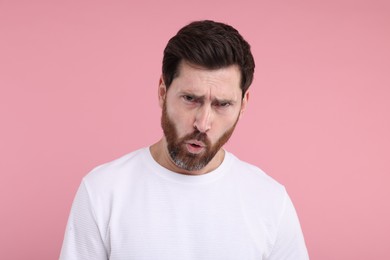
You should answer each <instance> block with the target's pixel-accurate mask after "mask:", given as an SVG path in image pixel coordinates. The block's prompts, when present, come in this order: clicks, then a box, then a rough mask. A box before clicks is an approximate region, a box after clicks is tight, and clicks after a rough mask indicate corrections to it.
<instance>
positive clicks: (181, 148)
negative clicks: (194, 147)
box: [161, 101, 238, 171]
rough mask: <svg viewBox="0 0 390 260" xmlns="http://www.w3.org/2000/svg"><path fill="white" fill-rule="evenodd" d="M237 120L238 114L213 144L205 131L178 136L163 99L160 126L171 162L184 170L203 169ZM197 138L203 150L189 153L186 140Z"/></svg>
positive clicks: (222, 143)
mask: <svg viewBox="0 0 390 260" xmlns="http://www.w3.org/2000/svg"><path fill="white" fill-rule="evenodd" d="M237 122H238V116H237V119H236V121H235V123H234V124H233V126H232V127H231V128H229V129H228V130H227V131H226V132H225V133H224V134H223V135H222V136H221V137H220V138H219V139H218V140H217V142H216V143H215V144H212V143H211V141H210V140H209V139H208V137H207V134H206V133H202V132H200V131H199V130H197V129H194V132H192V133H190V134H187V135H186V136H184V137H181V138H179V136H178V134H177V130H176V127H175V125H174V122H173V121H172V120H171V119H170V118H169V115H168V111H167V105H166V101H164V105H163V111H162V116H161V127H162V129H163V132H164V135H165V139H166V141H167V144H168V145H167V146H168V147H167V149H168V153H169V156H170V157H171V159H172V162H173V163H174V164H175V165H176V166H177V167H179V168H181V169H184V170H186V171H199V170H201V169H203V168H204V167H205V166H206V165H207V164H208V163H209V162H210V161H211V160H212V159H213V158H214V156H215V155H216V154H217V152H218V151H219V150H220V149H221V147H222V146H223V145H224V144H225V143H226V142H227V141H228V140H229V139H230V137H231V135H232V134H233V132H234V128H235V127H236V124H237ZM190 140H197V141H200V142H203V143H204V145H205V147H204V151H203V152H201V153H200V154H194V153H190V152H189V151H188V150H187V148H186V141H190Z"/></svg>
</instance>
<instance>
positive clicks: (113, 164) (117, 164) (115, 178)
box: [83, 148, 147, 189]
mask: <svg viewBox="0 0 390 260" xmlns="http://www.w3.org/2000/svg"><path fill="white" fill-rule="evenodd" d="M146 149H147V148H142V149H139V150H136V151H133V152H131V153H128V154H126V155H123V156H121V157H120V158H118V159H115V160H113V161H110V162H107V163H104V164H102V165H99V166H97V167H95V168H94V169H93V170H92V171H90V172H89V173H88V174H87V175H86V176H85V177H84V178H83V182H84V183H85V185H86V186H87V188H97V189H99V188H103V187H110V186H112V185H114V184H115V183H121V182H123V181H124V180H126V179H128V178H131V177H132V175H134V174H137V172H139V171H138V170H137V169H140V168H142V165H143V164H144V160H145V156H144V154H145V153H146Z"/></svg>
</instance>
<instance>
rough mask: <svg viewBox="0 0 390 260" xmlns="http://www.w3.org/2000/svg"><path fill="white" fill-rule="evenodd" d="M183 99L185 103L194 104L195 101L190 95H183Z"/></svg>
mask: <svg viewBox="0 0 390 260" xmlns="http://www.w3.org/2000/svg"><path fill="white" fill-rule="evenodd" d="M183 99H184V100H185V101H187V102H194V101H195V98H194V97H193V96H190V95H184V96H183Z"/></svg>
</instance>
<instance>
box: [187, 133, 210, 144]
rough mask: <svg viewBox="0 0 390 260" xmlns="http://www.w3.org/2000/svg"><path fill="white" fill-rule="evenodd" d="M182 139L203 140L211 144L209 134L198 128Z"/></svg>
mask: <svg viewBox="0 0 390 260" xmlns="http://www.w3.org/2000/svg"><path fill="white" fill-rule="evenodd" d="M182 140H183V141H185V140H196V141H199V142H203V143H204V144H206V145H207V146H208V145H209V144H210V141H209V139H208V138H207V134H206V133H202V132H200V131H198V130H195V131H194V132H193V133H191V134H188V135H186V136H184V137H183V138H182Z"/></svg>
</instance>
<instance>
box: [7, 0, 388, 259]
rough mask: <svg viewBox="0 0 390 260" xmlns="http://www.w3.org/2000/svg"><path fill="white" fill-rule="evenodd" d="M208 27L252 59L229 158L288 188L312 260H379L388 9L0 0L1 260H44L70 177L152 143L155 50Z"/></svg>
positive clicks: (384, 200)
mask: <svg viewBox="0 0 390 260" xmlns="http://www.w3.org/2000/svg"><path fill="white" fill-rule="evenodd" d="M33 2H34V3H33ZM206 18H207V19H214V20H218V21H223V22H227V23H230V24H232V25H233V26H235V27H236V28H237V29H239V30H240V31H241V33H242V34H243V35H244V37H246V38H247V40H248V41H249V42H250V43H251V45H252V49H253V54H254V56H255V59H256V62H257V67H256V74H255V81H254V83H253V85H252V92H251V98H250V103H249V107H248V109H247V111H246V113H245V115H244V117H243V119H242V120H241V122H240V123H239V126H238V129H237V131H236V132H235V134H234V135H233V137H232V140H231V141H230V143H229V144H228V147H227V148H228V149H229V150H230V151H231V152H233V153H235V154H236V155H238V156H239V157H240V158H242V159H244V160H246V161H249V162H251V163H253V164H256V165H258V166H260V167H261V168H262V169H263V170H265V171H266V172H267V173H268V174H269V175H271V176H273V177H274V178H275V179H277V180H278V181H279V182H281V183H283V184H284V185H286V187H287V189H288V191H289V193H290V195H291V197H292V199H293V201H294V203H295V206H296V208H297V211H298V213H299V216H300V219H301V223H302V228H303V231H304V234H305V237H306V241H307V246H308V250H309V253H310V255H311V259H318V260H329V259H331V260H337V259H340V260H341V259H343V260H345V259H354V260H360V259H390V251H389V232H390V224H389V223H390V207H389V205H390V203H389V202H388V200H389V198H390V190H389V187H388V186H389V184H390V166H389V161H390V156H389V154H390V148H389V147H390V116H389V112H390V77H389V73H390V47H389V46H390V5H389V1H369V0H367V1H352V0H351V1H345V0H341V1H340V0H339V1H309V0H307V1H288V0H286V1H246V0H241V1H210V0H201V1H200V0H197V1H191V2H185V1H174V0H167V1H150V0H148V1H48V0H47V1H39V0H38V1H27V0H26V1H18V0H14V1H7V0H0V123H1V128H0V174H1V181H0V209H1V214H0V225H1V231H0V252H1V258H2V259H43V260H45V259H56V258H58V254H59V251H60V247H61V243H62V239H63V234H64V229H65V225H66V221H67V218H68V214H69V209H70V206H71V203H72V200H73V197H74V195H75V192H76V189H77V188H78V185H79V183H80V181H81V178H82V177H83V176H84V175H85V174H86V173H87V172H88V171H89V170H91V169H92V168H93V167H94V166H96V165H98V164H101V163H103V162H106V161H109V160H112V159H114V158H116V157H118V156H121V155H123V154H125V153H128V152H130V151H132V150H134V149H137V148H140V147H143V146H146V145H149V144H151V143H152V142H155V141H157V140H158V139H159V138H160V136H161V133H162V132H161V129H160V125H159V120H160V109H159V107H158V104H157V84H158V79H159V76H160V70H161V69H160V68H161V59H162V51H163V48H164V46H165V44H166V42H167V41H168V39H169V38H170V37H171V36H172V35H173V34H174V33H176V31H177V30H178V29H179V28H180V27H182V26H183V25H185V24H187V23H188V22H190V21H193V20H198V19H206Z"/></svg>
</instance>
